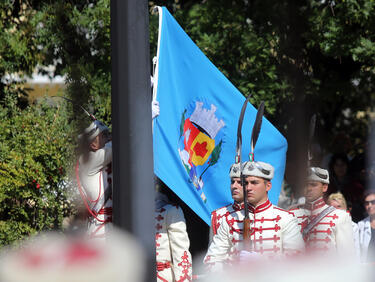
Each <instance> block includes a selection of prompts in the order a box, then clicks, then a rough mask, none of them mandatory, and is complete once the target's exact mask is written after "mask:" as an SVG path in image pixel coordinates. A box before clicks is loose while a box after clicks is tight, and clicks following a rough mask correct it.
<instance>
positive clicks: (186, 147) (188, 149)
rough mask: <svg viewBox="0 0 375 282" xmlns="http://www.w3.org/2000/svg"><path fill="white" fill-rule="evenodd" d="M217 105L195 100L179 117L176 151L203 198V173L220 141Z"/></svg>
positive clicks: (217, 151) (217, 155) (216, 155)
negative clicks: (178, 136)
mask: <svg viewBox="0 0 375 282" xmlns="http://www.w3.org/2000/svg"><path fill="white" fill-rule="evenodd" d="M216 110H217V107H216V106H215V105H214V104H212V103H207V102H206V101H205V102H203V101H196V102H195V104H192V105H191V106H190V107H188V108H187V109H185V110H184V112H183V113H182V117H181V125H180V139H179V147H178V151H179V155H180V158H181V161H182V164H183V165H184V167H185V169H186V172H187V174H188V176H189V181H190V182H191V183H192V184H193V185H194V187H195V189H196V191H197V192H198V193H199V195H200V197H201V199H202V200H203V202H206V201H207V199H206V196H205V194H204V192H203V186H204V175H205V173H206V172H207V171H208V170H209V168H210V167H212V166H214V165H215V164H216V163H217V162H218V160H219V158H220V153H221V148H222V143H223V136H224V133H223V130H222V128H223V127H224V126H225V123H224V121H223V120H222V119H220V118H218V116H217V113H216Z"/></svg>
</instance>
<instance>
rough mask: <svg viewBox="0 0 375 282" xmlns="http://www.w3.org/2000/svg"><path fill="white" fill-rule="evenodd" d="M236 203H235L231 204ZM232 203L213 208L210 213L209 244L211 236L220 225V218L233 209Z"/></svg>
mask: <svg viewBox="0 0 375 282" xmlns="http://www.w3.org/2000/svg"><path fill="white" fill-rule="evenodd" d="M233 205H236V204H233ZM233 205H232V204H229V205H227V206H224V207H221V208H219V209H217V210H214V211H213V212H212V213H211V226H210V235H209V245H210V244H211V242H212V238H213V236H215V235H216V234H217V230H218V229H219V227H220V225H221V220H222V218H223V217H225V215H227V214H229V213H230V212H232V211H233Z"/></svg>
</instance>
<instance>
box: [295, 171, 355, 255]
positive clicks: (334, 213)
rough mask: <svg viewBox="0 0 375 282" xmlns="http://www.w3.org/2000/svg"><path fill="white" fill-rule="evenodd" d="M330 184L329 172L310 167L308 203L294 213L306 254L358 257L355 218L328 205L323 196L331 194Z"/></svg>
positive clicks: (306, 194)
mask: <svg viewBox="0 0 375 282" xmlns="http://www.w3.org/2000/svg"><path fill="white" fill-rule="evenodd" d="M328 184H329V174H328V171H327V170H325V169H321V168H319V167H310V168H309V175H308V179H307V185H306V191H305V198H306V203H305V204H304V205H301V206H299V207H297V208H295V209H292V210H290V211H292V212H293V213H294V214H295V215H296V216H297V218H298V222H299V223H298V224H299V225H300V228H301V232H302V235H303V238H304V240H305V245H306V251H309V252H312V253H318V254H320V253H328V252H332V253H339V254H347V255H350V256H354V254H355V248H354V239H353V229H352V220H351V217H350V215H349V214H348V213H347V212H346V211H343V210H338V209H336V208H334V207H332V206H328V205H327V204H326V203H325V202H324V200H323V194H324V193H325V192H326V191H327V189H328Z"/></svg>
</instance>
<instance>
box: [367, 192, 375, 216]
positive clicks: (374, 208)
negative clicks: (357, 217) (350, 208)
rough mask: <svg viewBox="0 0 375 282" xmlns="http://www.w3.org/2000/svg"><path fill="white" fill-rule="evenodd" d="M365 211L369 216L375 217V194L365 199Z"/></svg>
mask: <svg viewBox="0 0 375 282" xmlns="http://www.w3.org/2000/svg"><path fill="white" fill-rule="evenodd" d="M365 209H366V211H367V213H368V215H370V216H374V215H375V194H370V195H368V196H367V197H366V198H365Z"/></svg>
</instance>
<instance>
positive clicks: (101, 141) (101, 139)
mask: <svg viewBox="0 0 375 282" xmlns="http://www.w3.org/2000/svg"><path fill="white" fill-rule="evenodd" d="M106 142H107V140H106V135H104V134H103V132H101V133H99V135H98V136H96V137H95V139H94V140H93V141H92V142H91V144H90V148H91V150H93V151H94V152H95V151H97V150H99V149H101V148H103V147H104V145H105V143H106Z"/></svg>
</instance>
